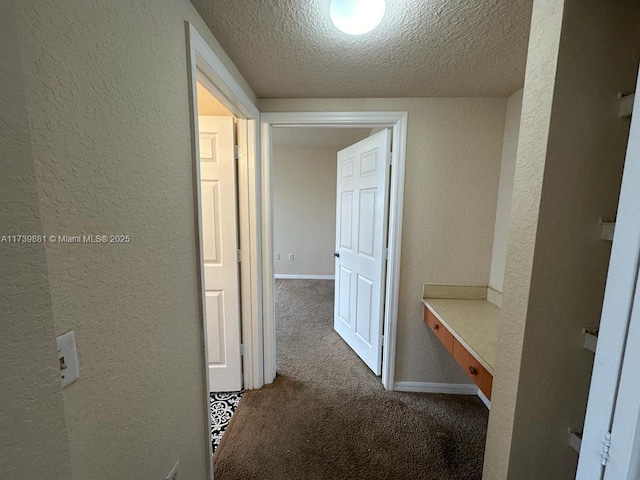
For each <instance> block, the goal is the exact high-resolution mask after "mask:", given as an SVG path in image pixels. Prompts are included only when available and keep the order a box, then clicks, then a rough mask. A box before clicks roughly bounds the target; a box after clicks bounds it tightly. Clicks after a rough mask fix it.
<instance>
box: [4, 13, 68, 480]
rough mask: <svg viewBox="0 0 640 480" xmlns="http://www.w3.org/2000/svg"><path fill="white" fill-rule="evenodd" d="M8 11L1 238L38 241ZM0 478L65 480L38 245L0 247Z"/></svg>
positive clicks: (63, 433) (58, 390) (46, 289)
mask: <svg viewBox="0 0 640 480" xmlns="http://www.w3.org/2000/svg"><path fill="white" fill-rule="evenodd" d="M15 35H16V25H15V15H14V8H13V5H12V4H8V5H4V8H3V10H2V15H0V65H2V68H0V99H2V108H0V125H2V128H0V159H1V161H0V236H3V235H17V234H36V235H37V234H42V231H43V229H42V221H41V218H40V213H41V211H40V206H39V204H38V187H37V184H36V178H35V173H34V165H33V155H32V152H31V135H30V132H29V123H28V118H27V111H26V101H25V91H24V83H23V78H22V75H21V73H22V72H21V65H20V55H19V51H18V49H16V48H14V45H15ZM0 271H1V272H2V274H1V275H0V312H2V314H1V318H0V352H2V353H1V354H0V384H1V385H2V387H1V388H0V452H2V453H1V454H0V477H1V478H3V479H5V478H6V479H9V478H15V479H36V478H37V479H42V480H68V479H71V465H70V455H69V441H68V439H67V427H66V424H65V417H64V404H63V399H62V386H61V384H60V378H59V374H58V358H57V354H56V341H55V335H54V319H53V311H52V306H51V292H50V286H49V279H48V278H47V260H46V256H45V249H44V245H42V244H39V243H34V244H8V243H0Z"/></svg>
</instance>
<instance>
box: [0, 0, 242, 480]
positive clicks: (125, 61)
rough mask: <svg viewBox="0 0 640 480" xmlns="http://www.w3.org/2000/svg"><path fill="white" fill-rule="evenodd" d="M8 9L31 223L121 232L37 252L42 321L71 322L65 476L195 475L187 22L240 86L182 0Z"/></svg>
mask: <svg viewBox="0 0 640 480" xmlns="http://www.w3.org/2000/svg"><path fill="white" fill-rule="evenodd" d="M15 8H16V16H17V27H18V28H17V38H12V40H11V42H9V43H3V44H2V45H3V47H5V46H6V47H10V48H16V46H18V47H19V49H20V53H21V55H22V58H21V60H22V65H23V77H22V78H21V81H22V82H23V83H24V85H25V89H26V91H27V92H28V97H27V113H28V116H29V119H30V122H31V123H30V128H31V131H32V148H33V157H34V163H35V174H36V177H37V185H38V195H39V208H40V214H41V218H42V225H43V226H42V229H43V231H44V232H46V233H49V234H70V235H76V234H83V233H84V234H92V233H93V234H97V233H104V234H130V235H131V238H132V241H131V243H130V244H125V245H89V244H85V245H63V244H56V245H49V246H48V247H47V249H46V255H47V264H48V269H49V276H48V279H46V278H45V280H48V282H49V283H50V289H51V302H52V310H53V317H54V319H55V329H56V332H57V333H63V332H65V331H67V330H69V329H74V330H75V332H76V341H77V345H78V355H79V361H80V379H79V380H78V381H77V382H76V383H75V384H73V385H71V386H70V387H68V388H66V389H65V390H64V391H63V396H64V408H65V412H66V424H67V429H68V438H69V448H70V454H71V466H72V471H73V478H74V479H76V480H86V479H89V478H90V479H95V480H106V479H120V478H141V479H142V478H145V479H147V478H148V479H159V478H164V476H165V475H166V473H168V472H169V470H170V468H171V466H172V465H173V463H174V462H175V461H176V460H177V459H180V469H181V471H180V475H181V477H182V478H189V479H204V478H205V476H206V468H207V467H206V466H207V464H208V462H209V455H208V450H207V441H208V433H207V425H206V418H207V407H206V404H205V396H206V394H207V393H206V392H205V391H204V388H203V387H204V359H203V348H202V346H203V335H202V322H201V314H200V306H199V301H200V300H199V299H200V294H199V291H198V283H197V279H198V273H197V264H198V262H197V256H196V238H195V228H194V225H195V223H194V222H195V220H194V211H195V210H194V192H193V164H192V159H191V132H190V112H189V98H188V80H187V59H186V55H187V54H186V34H185V20H188V21H190V22H193V23H194V25H195V27H196V28H197V29H198V31H199V32H200V34H201V35H203V37H204V38H205V40H206V41H207V42H208V43H209V45H210V46H211V48H212V49H213V50H214V52H216V53H217V54H218V55H220V56H222V57H223V61H224V62H225V63H226V64H227V67H228V68H230V69H231V71H232V72H236V77H237V78H238V79H239V81H240V83H241V84H243V85H245V87H246V84H245V83H244V81H243V80H242V79H241V78H240V77H239V75H238V74H237V71H235V70H234V68H233V66H232V65H231V64H230V62H229V61H228V59H225V58H224V52H222V50H221V48H220V46H219V45H218V44H217V43H216V41H215V39H214V38H213V36H212V35H211V34H210V33H208V31H207V29H206V27H205V26H204V23H203V22H202V21H201V20H200V19H199V17H198V15H197V13H196V12H195V10H194V9H193V7H192V6H191V4H190V3H189V2H188V1H187V0H160V1H156V2H143V1H135V2H103V1H98V0H93V1H92V0H88V1H85V2H74V3H73V5H70V3H69V2H68V1H65V0H47V1H31V0H25V1H20V2H15ZM247 90H248V87H247ZM248 94H249V95H250V96H253V94H252V93H251V92H250V91H249V90H248ZM43 328H44V327H43ZM49 343H50V341H49ZM38 345H39V343H37V344H35V346H38ZM37 350H38V349H37V348H34V349H31V353H30V354H24V353H23V354H22V355H29V356H30V357H33V358H36V355H40V354H41V353H42V352H39V351H37ZM42 355H44V353H42ZM40 365H42V364H40ZM34 368H35V367H34ZM45 373H50V372H49V371H46V370H45ZM54 393H55V392H54ZM51 398H52V401H53V400H55V398H56V397H55V395H54V394H53V393H52V394H51ZM60 449H61V450H64V448H63V446H61V447H60ZM32 456H33V455H32ZM61 472H62V473H61V474H60V476H55V478H65V472H64V471H61ZM36 477H37V478H51V477H44V476H43V477H39V476H29V477H28V478H36ZM24 478H26V477H24Z"/></svg>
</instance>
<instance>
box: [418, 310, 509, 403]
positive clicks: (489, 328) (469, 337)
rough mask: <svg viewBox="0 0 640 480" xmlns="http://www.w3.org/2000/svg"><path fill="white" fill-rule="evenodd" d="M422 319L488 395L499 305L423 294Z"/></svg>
mask: <svg viewBox="0 0 640 480" xmlns="http://www.w3.org/2000/svg"><path fill="white" fill-rule="evenodd" d="M423 304H424V322H425V323H426V324H427V326H428V327H429V329H430V330H431V331H432V332H433V334H434V335H435V336H436V337H437V338H438V339H439V340H440V342H442V344H443V345H444V347H445V348H446V349H447V350H448V351H449V353H451V355H453V357H454V358H455V359H456V361H457V362H458V364H460V366H461V367H462V368H463V370H464V371H465V372H466V373H467V375H468V376H469V377H470V378H471V379H472V380H473V381H474V382H475V383H476V384H477V385H478V387H479V388H480V390H481V391H482V393H484V395H485V396H486V397H487V398H488V399H491V387H492V385H493V375H494V374H495V355H496V342H497V339H498V320H499V316H500V308H498V307H497V306H496V305H494V304H493V303H490V302H489V301H487V300H483V299H471V300H467V299H464V300H462V299H457V298H424V299H423Z"/></svg>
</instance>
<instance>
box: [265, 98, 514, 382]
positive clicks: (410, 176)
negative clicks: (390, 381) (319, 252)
mask: <svg viewBox="0 0 640 480" xmlns="http://www.w3.org/2000/svg"><path fill="white" fill-rule="evenodd" d="M506 104H507V99H506V98H431V99H427V98H410V99H277V100H260V102H259V107H260V110H261V111H262V112H277V111H362V110H392V111H398V110H400V111H408V112H409V127H408V128H409V131H408V138H407V142H408V145H407V170H406V181H405V198H404V201H405V208H404V217H403V240H402V261H401V271H402V273H401V278H400V299H399V304H400V306H399V316H398V342H397V348H398V353H397V358H396V381H422V382H443V383H445V382H450V383H467V382H468V380H467V376H466V375H465V374H464V373H463V372H462V370H461V369H460V368H459V367H458V365H457V364H456V363H455V361H454V360H453V358H452V357H451V355H450V354H449V353H448V352H447V351H446V350H445V349H444V348H443V347H442V346H441V345H440V343H439V342H438V340H437V339H436V338H435V337H434V336H433V334H431V333H430V332H429V331H428V329H427V328H426V326H425V325H424V323H423V321H422V303H421V301H420V300H421V298H422V286H423V284H424V283H443V284H461V285H464V284H467V285H487V283H488V281H489V271H490V267H491V248H492V241H493V226H494V221H495V209H496V201H497V194H498V181H499V172H500V160H501V155H502V139H503V135H504V120H505V113H506Z"/></svg>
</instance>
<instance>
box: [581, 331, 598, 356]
mask: <svg viewBox="0 0 640 480" xmlns="http://www.w3.org/2000/svg"><path fill="white" fill-rule="evenodd" d="M582 333H583V335H584V348H586V349H587V350H590V351H592V352H593V353H596V346H597V344H598V329H597V328H583V329H582Z"/></svg>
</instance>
